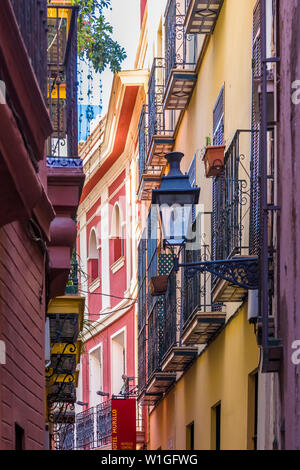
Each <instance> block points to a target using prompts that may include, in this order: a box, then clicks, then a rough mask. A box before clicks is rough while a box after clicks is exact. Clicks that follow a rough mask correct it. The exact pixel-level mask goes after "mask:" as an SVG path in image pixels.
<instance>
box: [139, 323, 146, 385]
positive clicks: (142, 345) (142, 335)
mask: <svg viewBox="0 0 300 470" xmlns="http://www.w3.org/2000/svg"><path fill="white" fill-rule="evenodd" d="M146 351H147V336H146V325H145V326H144V327H143V328H142V329H141V330H140V331H139V333H138V388H139V393H141V392H142V391H143V390H144V389H145V387H146V383H147V352H146Z"/></svg>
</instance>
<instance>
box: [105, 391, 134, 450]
mask: <svg viewBox="0 0 300 470" xmlns="http://www.w3.org/2000/svg"><path fill="white" fill-rule="evenodd" d="M111 429H112V450H136V400H135V398H127V399H125V400H123V399H120V400H111Z"/></svg>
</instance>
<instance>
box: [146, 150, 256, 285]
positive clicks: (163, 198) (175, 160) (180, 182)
mask: <svg viewBox="0 0 300 470" xmlns="http://www.w3.org/2000/svg"><path fill="white" fill-rule="evenodd" d="M183 156H184V154H183V153H180V152H171V153H168V154H167V155H166V157H165V158H166V159H167V161H168V163H169V173H168V174H167V175H166V176H163V178H162V183H161V187H160V189H154V190H153V191H152V204H156V205H157V206H158V207H159V214H160V220H161V227H162V234H163V243H164V246H165V247H167V248H169V249H171V252H172V255H173V262H174V269H175V271H178V270H179V268H185V272H186V274H187V275H190V276H193V275H194V274H195V272H196V271H200V272H210V273H211V274H213V275H215V276H216V277H219V278H222V279H224V280H226V281H228V282H230V283H231V284H235V285H237V286H240V287H243V288H245V289H251V290H256V289H257V288H258V260H257V257H249V258H246V257H245V258H238V259H237V258H233V259H225V260H211V261H199V262H193V263H179V256H180V251H181V249H182V248H183V247H184V245H185V242H186V240H187V239H188V233H189V231H190V229H191V226H192V208H193V205H194V204H197V203H198V200H199V194H200V188H198V187H193V186H192V185H191V183H190V181H189V177H188V175H187V174H185V175H183V173H182V172H181V170H180V162H181V159H182V157H183ZM177 246H179V247H180V249H179V252H178V253H177V254H175V247H177Z"/></svg>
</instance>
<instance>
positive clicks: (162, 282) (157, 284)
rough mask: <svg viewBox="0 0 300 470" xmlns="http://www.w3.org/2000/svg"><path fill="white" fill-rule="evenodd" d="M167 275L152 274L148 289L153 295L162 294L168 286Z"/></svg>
mask: <svg viewBox="0 0 300 470" xmlns="http://www.w3.org/2000/svg"><path fill="white" fill-rule="evenodd" d="M168 279H169V276H168V275H163V276H154V277H151V279H150V280H149V290H150V294H151V295H152V296H153V297H157V296H159V295H164V294H165V293H166V291H167V287H168Z"/></svg>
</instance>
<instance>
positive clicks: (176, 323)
mask: <svg viewBox="0 0 300 470" xmlns="http://www.w3.org/2000/svg"><path fill="white" fill-rule="evenodd" d="M179 302H181V298H180V297H179V296H178V295H177V279H176V272H175V270H173V271H172V272H171V274H170V275H169V281H168V288H167V292H166V294H165V296H164V305H163V310H164V314H163V320H162V335H163V340H162V348H161V356H162V358H163V357H164V356H166V355H167V354H168V352H169V350H170V349H171V348H172V347H173V346H177V345H178V340H179V332H180V305H179Z"/></svg>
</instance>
